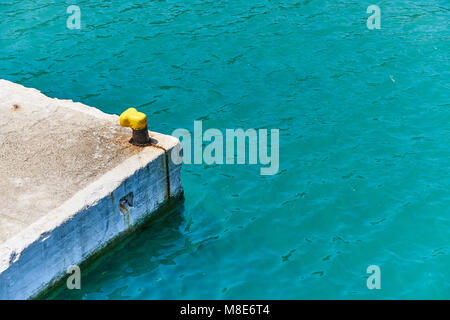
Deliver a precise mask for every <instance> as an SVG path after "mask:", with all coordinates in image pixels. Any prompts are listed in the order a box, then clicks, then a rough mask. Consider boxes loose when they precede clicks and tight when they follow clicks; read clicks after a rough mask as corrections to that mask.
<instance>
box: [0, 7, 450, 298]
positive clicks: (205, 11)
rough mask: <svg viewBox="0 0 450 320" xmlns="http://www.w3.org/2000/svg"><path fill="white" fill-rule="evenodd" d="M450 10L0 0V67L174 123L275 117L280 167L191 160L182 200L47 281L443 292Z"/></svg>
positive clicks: (223, 125) (100, 293)
mask: <svg viewBox="0 0 450 320" xmlns="http://www.w3.org/2000/svg"><path fill="white" fill-rule="evenodd" d="M74 2H76V3H74ZM71 4H76V5H78V6H79V7H80V8H81V29H80V30H69V29H67V28H66V19H67V17H68V16H69V15H68V14H67V13H66V8H67V7H68V6H69V5H71ZM371 4H377V5H379V6H380V8H381V29H380V30H368V28H367V27H366V19H367V17H368V16H369V14H367V13H366V9H367V7H368V6H369V5H371ZM449 22H450V3H449V2H448V1H447V0H423V1H406V0H399V1H379V2H377V3H372V2H368V1H348V0H346V1H344V0H334V1H318V0H317V1H314V0H309V1H308V0H304V1H295V0H294V1H288V0H284V1H269V0H255V1H243V0H234V1H231V0H229V1H219V0H216V1H213V0H210V1H199V0H194V1H180V0H171V1H148V0H146V1H143V0H142V1H133V2H131V1H104V0H103V1H87V0H78V1H46V4H45V3H44V1H37V0H35V1H20V2H19V1H13V0H3V1H2V2H1V3H0V72H1V73H0V78H5V79H8V80H11V81H15V82H18V83H21V84H23V85H25V86H29V87H35V88H38V89H40V90H41V91H42V92H44V93H45V94H47V95H49V96H52V97H58V98H69V99H73V100H76V101H81V102H83V103H85V104H88V105H91V106H95V107H97V108H99V109H101V110H103V111H105V112H108V113H116V114H119V113H120V112H122V111H123V110H124V109H126V108H128V107H131V106H134V107H137V108H139V109H141V110H143V111H144V112H146V113H147V114H148V115H149V118H150V129H151V130H154V131H159V132H163V133H167V134H170V133H171V132H172V131H173V130H174V129H176V128H187V129H189V130H191V131H192V130H193V121H194V120H202V121H203V126H204V129H206V128H218V129H220V130H223V131H225V129H227V128H232V129H233V128H244V129H248V128H257V129H258V128H268V129H271V128H278V129H280V171H279V173H278V174H277V175H274V176H261V175H260V174H259V166H258V165H214V166H208V165H185V166H184V167H183V170H182V182H183V186H184V190H185V199H184V201H180V202H178V203H177V204H175V205H174V206H173V207H171V209H170V210H168V212H167V213H166V215H165V216H164V217H162V218H159V219H158V220H156V221H154V222H153V223H151V224H150V225H147V226H146V227H145V228H143V229H142V230H141V231H139V232H137V233H136V234H134V235H132V236H131V237H129V238H127V240H125V241H123V242H122V243H121V244H120V245H119V246H118V247H117V248H116V249H115V250H113V251H111V252H109V253H108V254H107V255H105V256H103V257H102V258H100V259H99V260H97V261H96V262H95V263H94V264H92V265H90V266H89V267H88V268H86V269H83V270H82V290H79V291H77V290H74V291H69V290H68V289H66V288H65V286H62V287H59V288H57V289H55V290H54V291H52V292H51V293H50V294H49V296H48V297H49V298H58V299H73V298H75V299H130V298H135V299H195V298H199V299H200V298H201V299H205V298H210V299H219V298H223V299H248V298H252V299H315V298H319V299H330V298H339V299H366V298H375V299H379V298H388V299H391V298H401V299H404V298H425V299H431V298H438V299H439V298H447V299H449V298H450V209H449V204H450V191H449V186H450V175H449V167H450V160H449V159H450V139H449V133H450V132H449V121H450V101H449V100H450V99H449V98H450V95H449V92H450V90H449V89H450V41H449V40H450V28H449ZM372 264H375V265H379V266H380V268H381V286H382V288H381V290H368V289H367V287H366V279H367V277H368V276H369V275H368V274H367V273H366V268H367V267H368V266H369V265H372Z"/></svg>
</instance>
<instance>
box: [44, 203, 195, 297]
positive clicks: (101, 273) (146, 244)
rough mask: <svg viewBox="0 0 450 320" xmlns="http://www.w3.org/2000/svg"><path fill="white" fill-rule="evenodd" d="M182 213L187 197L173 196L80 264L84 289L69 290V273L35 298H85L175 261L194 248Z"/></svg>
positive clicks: (82, 287)
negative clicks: (137, 224)
mask: <svg viewBox="0 0 450 320" xmlns="http://www.w3.org/2000/svg"><path fill="white" fill-rule="evenodd" d="M183 212H184V198H183V197H182V196H181V197H178V198H176V199H171V200H170V201H169V202H168V203H166V204H165V205H164V206H163V207H162V208H161V209H159V210H157V211H156V212H155V213H154V214H152V216H151V217H149V218H148V219H147V220H146V221H145V222H144V223H143V224H141V225H140V226H138V227H137V228H135V229H134V230H131V231H130V232H127V233H126V235H123V236H120V237H119V238H118V239H115V240H114V241H113V242H112V243H111V244H109V245H108V246H107V247H106V248H104V249H102V250H100V252H98V253H96V254H95V255H94V256H92V257H90V258H89V259H87V260H86V261H85V262H83V263H82V264H81V266H80V269H81V290H69V289H67V286H66V281H67V278H68V276H69V275H67V276H65V277H64V278H63V279H61V280H59V281H58V282H57V283H56V284H54V285H53V286H51V287H50V288H49V289H47V290H46V291H45V292H43V293H41V294H40V295H38V296H37V297H36V299H39V300H41V299H83V298H85V297H86V294H88V295H91V294H96V293H100V292H102V291H103V287H104V286H106V285H107V284H108V283H120V282H121V280H123V279H126V278H129V277H133V276H138V275H141V274H148V273H151V272H152V271H154V270H155V269H156V268H158V267H159V266H160V265H166V264H174V262H173V259H174V258H175V257H177V256H179V255H181V254H183V253H186V252H189V251H190V250H191V249H192V245H191V244H190V241H189V240H188V239H186V238H185V235H184V234H183V232H182V230H184V228H182V226H183V224H184V218H183ZM110 298H111V297H110ZM112 298H113V297H112ZM113 299H114V298H113Z"/></svg>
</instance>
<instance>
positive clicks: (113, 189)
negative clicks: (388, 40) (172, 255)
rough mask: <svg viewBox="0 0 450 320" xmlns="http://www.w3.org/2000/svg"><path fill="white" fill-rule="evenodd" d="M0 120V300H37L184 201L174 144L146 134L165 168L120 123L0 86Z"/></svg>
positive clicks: (26, 90) (96, 112)
mask: <svg viewBox="0 0 450 320" xmlns="http://www.w3.org/2000/svg"><path fill="white" fill-rule="evenodd" d="M0 114H1V116H2V117H3V118H1V119H0V183H1V184H0V202H1V203H2V204H4V205H2V206H1V207H0V299H27V298H30V297H32V296H34V295H36V294H38V293H39V292H41V291H42V290H44V289H45V288H46V287H47V286H48V285H49V284H51V283H52V282H54V281H56V280H58V279H60V278H61V277H63V276H64V275H65V274H66V269H67V267H69V266H70V265H78V264H80V263H82V262H83V261H85V260H86V259H87V258H88V257H89V256H91V255H92V254H94V253H95V252H97V251H98V250H100V249H101V248H103V247H105V246H106V245H107V244H108V243H110V242H111V241H112V240H113V239H114V238H116V237H118V236H119V235H121V234H122V233H124V232H126V231H127V230H129V229H130V228H131V227H133V226H135V225H137V224H139V223H140V222H142V221H143V220H144V219H145V218H146V217H148V216H149V215H151V213H152V212H154V211H155V210H156V209H158V208H159V207H160V206H161V205H162V204H163V203H164V202H165V201H166V200H167V199H168V197H169V196H170V197H175V196H177V195H179V194H180V193H182V186H181V181H180V165H175V164H174V163H173V162H172V161H171V159H170V151H171V149H172V148H177V149H178V148H181V144H180V142H179V141H178V140H177V139H176V138H173V137H170V136H167V135H162V134H159V133H156V132H150V136H151V138H152V139H154V140H155V143H156V142H157V143H156V145H157V146H159V147H162V148H163V149H165V150H167V152H168V163H169V170H166V157H165V153H164V151H163V150H162V149H160V148H156V147H153V146H150V147H145V148H139V147H135V146H131V145H130V144H129V143H128V138H129V136H130V135H131V133H130V131H129V130H127V129H124V128H120V127H119V125H118V116H116V115H107V114H105V113H103V112H101V111H99V110H97V109H95V108H91V107H88V106H85V105H82V104H80V103H74V102H72V101H71V100H58V99H51V98H48V97H46V96H45V95H43V94H41V93H40V92H39V91H37V90H35V89H29V88H24V87H22V86H20V85H17V84H14V83H11V82H9V81H5V80H0ZM150 124H151V119H150ZM99 128H100V129H99ZM61 136H62V137H61ZM14 150H15V151H14ZM30 172H31V173H30ZM167 172H168V173H169V180H168V179H167V174H166V173H167ZM168 183H169V186H170V193H168V190H167V185H168Z"/></svg>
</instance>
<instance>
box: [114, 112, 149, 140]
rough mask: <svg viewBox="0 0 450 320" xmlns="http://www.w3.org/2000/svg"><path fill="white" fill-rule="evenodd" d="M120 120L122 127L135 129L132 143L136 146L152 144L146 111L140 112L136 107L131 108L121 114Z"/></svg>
mask: <svg viewBox="0 0 450 320" xmlns="http://www.w3.org/2000/svg"><path fill="white" fill-rule="evenodd" d="M119 121H120V125H121V126H122V127H127V128H131V129H132V130H133V137H132V138H131V139H130V143H131V144H134V145H135V146H148V145H150V137H149V135H148V129H147V116H146V115H145V113H142V112H139V111H137V110H136V109H135V108H129V109H127V110H125V111H124V112H123V113H122V114H121V115H120V118H119Z"/></svg>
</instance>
